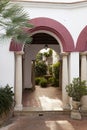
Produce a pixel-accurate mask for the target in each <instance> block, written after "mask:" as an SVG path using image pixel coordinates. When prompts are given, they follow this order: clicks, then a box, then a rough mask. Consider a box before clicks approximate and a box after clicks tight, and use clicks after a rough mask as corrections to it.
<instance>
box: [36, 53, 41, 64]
mask: <svg viewBox="0 0 87 130" xmlns="http://www.w3.org/2000/svg"><path fill="white" fill-rule="evenodd" d="M39 61H42V53H38V54H37V56H36V62H39Z"/></svg>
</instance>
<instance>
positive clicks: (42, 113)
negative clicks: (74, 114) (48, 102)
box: [14, 108, 71, 116]
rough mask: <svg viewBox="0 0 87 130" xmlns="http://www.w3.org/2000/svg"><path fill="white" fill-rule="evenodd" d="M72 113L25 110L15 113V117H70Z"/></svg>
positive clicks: (65, 111)
mask: <svg viewBox="0 0 87 130" xmlns="http://www.w3.org/2000/svg"><path fill="white" fill-rule="evenodd" d="M70 113H71V111H67V110H58V111H57V110H56V111H42V110H36V109H35V110H34V109H33V110H30V109H28V108H24V109H23V110H22V111H14V116H45V115H46V116H49V115H52V114H53V115H70Z"/></svg>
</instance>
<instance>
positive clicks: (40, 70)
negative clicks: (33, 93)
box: [35, 62, 47, 77]
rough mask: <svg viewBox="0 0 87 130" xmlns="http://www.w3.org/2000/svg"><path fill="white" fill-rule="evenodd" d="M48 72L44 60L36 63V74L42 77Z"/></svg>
mask: <svg viewBox="0 0 87 130" xmlns="http://www.w3.org/2000/svg"><path fill="white" fill-rule="evenodd" d="M46 73H47V65H46V64H45V63H44V62H38V63H36V65H35V76H36V77H41V76H44V75H46Z"/></svg>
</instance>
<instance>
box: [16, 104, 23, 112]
mask: <svg viewBox="0 0 87 130" xmlns="http://www.w3.org/2000/svg"><path fill="white" fill-rule="evenodd" d="M22 109H23V106H22V104H21V105H16V106H15V108H14V110H15V111H22Z"/></svg>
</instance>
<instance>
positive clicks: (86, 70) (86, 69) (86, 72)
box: [81, 52, 87, 80]
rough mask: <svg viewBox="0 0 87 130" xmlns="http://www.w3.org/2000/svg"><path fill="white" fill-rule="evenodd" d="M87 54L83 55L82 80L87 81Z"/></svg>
mask: <svg viewBox="0 0 87 130" xmlns="http://www.w3.org/2000/svg"><path fill="white" fill-rule="evenodd" d="M86 55H87V52H83V53H81V80H87V60H86Z"/></svg>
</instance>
